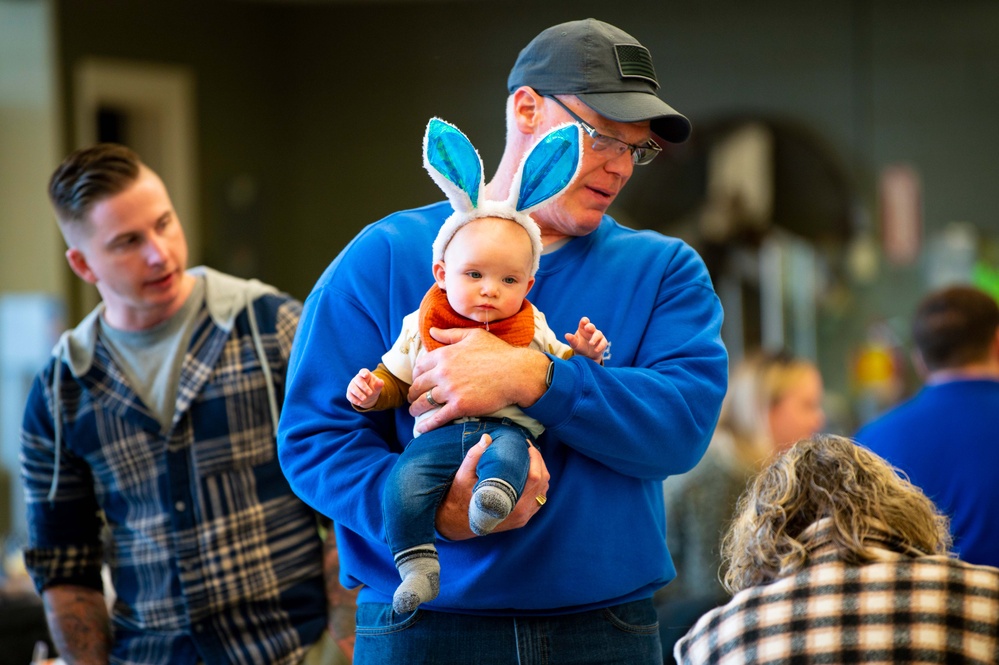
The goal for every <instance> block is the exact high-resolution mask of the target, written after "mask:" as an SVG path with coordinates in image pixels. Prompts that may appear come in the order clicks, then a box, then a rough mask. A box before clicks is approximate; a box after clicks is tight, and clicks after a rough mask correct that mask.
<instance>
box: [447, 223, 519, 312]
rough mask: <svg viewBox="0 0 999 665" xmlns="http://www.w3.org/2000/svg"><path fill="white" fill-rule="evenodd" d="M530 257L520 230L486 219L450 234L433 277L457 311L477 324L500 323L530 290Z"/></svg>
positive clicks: (508, 224) (516, 307)
mask: <svg viewBox="0 0 999 665" xmlns="http://www.w3.org/2000/svg"><path fill="white" fill-rule="evenodd" d="M533 258H534V257H533V254H532V252H531V239H530V237H528V235H527V231H525V230H524V228H523V227H522V226H520V225H519V224H517V223H516V222H512V221H510V220H508V219H500V218H496V217H484V218H482V219H476V220H474V221H472V222H469V223H468V224H466V225H465V226H463V227H461V228H460V229H459V230H458V232H457V233H456V234H454V237H453V238H451V242H450V243H448V246H447V249H446V250H444V260H443V261H440V262H438V263H437V264H435V265H434V277H435V278H436V279H437V285H438V286H439V287H440V288H441V289H443V290H444V291H445V292H446V293H447V299H448V302H449V303H451V307H453V308H454V309H455V311H456V312H458V313H459V314H461V315H462V316H464V317H465V318H468V319H472V320H473V321H478V322H480V323H488V322H490V321H499V320H500V319H505V318H507V317H510V316H513V315H514V314H516V313H517V312H518V311H519V310H520V307H521V305H522V304H523V302H524V298H525V297H526V296H527V292H528V291H530V290H531V287H532V286H534V278H533V277H531V266H532V265H533Z"/></svg>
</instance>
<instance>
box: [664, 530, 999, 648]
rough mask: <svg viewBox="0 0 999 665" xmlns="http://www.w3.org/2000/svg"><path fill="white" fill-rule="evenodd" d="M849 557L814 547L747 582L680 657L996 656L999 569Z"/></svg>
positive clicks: (893, 556) (891, 555)
mask: <svg viewBox="0 0 999 665" xmlns="http://www.w3.org/2000/svg"><path fill="white" fill-rule="evenodd" d="M879 553H880V554H883V558H882V560H879V561H876V562H874V563H869V564H866V565H851V564H847V563H844V562H842V561H840V560H839V559H838V558H837V557H836V556H835V554H833V553H831V552H828V551H824V552H823V551H821V550H820V551H818V552H816V554H815V555H814V558H813V561H812V562H811V563H810V564H809V565H808V566H807V567H806V568H805V569H803V570H802V571H800V572H798V573H797V574H795V575H792V576H790V577H785V578H781V579H779V580H777V581H775V582H772V583H771V584H766V585H763V586H758V587H752V588H749V589H744V590H743V591H741V592H739V593H738V594H736V595H735V597H733V598H732V600H731V601H730V602H729V603H728V604H727V605H724V606H723V607H719V608H716V609H714V610H711V611H710V612H708V613H707V614H706V615H704V616H703V617H701V619H700V620H699V621H698V622H697V624H696V625H695V626H694V627H693V628H692V629H691V630H690V632H688V633H687V635H686V636H684V637H683V638H682V639H681V640H680V641H679V642H678V643H677V645H676V648H675V650H674V654H675V656H676V660H677V662H678V663H685V664H693V663H717V664H730V665H736V664H738V665H744V664H747V665H748V664H760V665H762V664H764V663H775V664H776V663H791V664H801V665H806V664H811V663H816V664H818V663H823V664H826V665H837V664H840V663H844V664H845V663H955V664H956V663H976V664H980V665H986V664H990V665H991V664H995V663H999V569H997V568H992V567H989V566H973V565H971V564H967V563H964V562H962V561H959V560H957V559H949V558H946V557H929V556H927V557H918V558H912V557H909V556H906V555H903V554H898V553H896V552H889V551H887V550H881V551H880V552H879Z"/></svg>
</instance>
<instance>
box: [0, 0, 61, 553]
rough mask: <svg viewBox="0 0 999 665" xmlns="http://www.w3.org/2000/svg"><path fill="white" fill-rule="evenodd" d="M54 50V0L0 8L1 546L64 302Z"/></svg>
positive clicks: (19, 0) (19, 523)
mask: <svg viewBox="0 0 999 665" xmlns="http://www.w3.org/2000/svg"><path fill="white" fill-rule="evenodd" d="M54 44H55V36H54V29H53V20H52V5H51V1H50V0H0V347H2V348H0V540H2V539H3V538H5V537H6V536H7V535H8V531H10V530H13V531H14V532H15V534H16V536H18V537H20V536H23V531H24V516H23V514H22V512H23V501H22V499H21V489H20V484H19V482H18V480H17V478H18V471H17V464H18V463H17V458H18V449H19V442H18V439H19V431H20V423H21V414H22V413H23V409H24V402H25V399H26V398H27V390H28V388H29V386H30V380H31V376H32V374H33V373H34V372H35V371H37V370H38V369H40V368H41V365H42V363H43V362H44V359H45V357H46V356H47V355H48V354H47V351H46V350H45V347H46V345H47V346H48V348H51V344H52V342H53V341H54V339H53V337H54V335H55V334H56V333H57V332H58V329H59V328H61V325H62V324H61V311H62V307H61V303H62V302H63V301H64V299H65V296H66V294H65V293H64V288H66V282H67V280H66V279H65V276H66V274H67V273H66V270H65V268H64V267H63V266H64V265H65V263H64V260H63V258H62V253H63V241H62V237H61V236H60V234H59V230H58V228H57V227H56V223H55V218H54V217H53V215H52V212H51V211H50V209H49V204H48V199H47V197H46V192H45V189H46V184H47V182H48V177H49V175H50V173H51V172H52V170H53V169H54V168H55V166H56V165H57V164H58V163H59V159H60V155H59V151H60V147H59V146H60V140H59V117H58V111H57V108H58V105H57V100H58V95H57V92H56V85H55V72H56V66H55V65H56V63H55V48H54ZM32 313H35V314H38V316H32V315H31V314H32ZM17 544H19V543H16V542H15V543H7V545H14V546H16V545H17Z"/></svg>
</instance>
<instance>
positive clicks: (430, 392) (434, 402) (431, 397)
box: [426, 388, 440, 407]
mask: <svg viewBox="0 0 999 665" xmlns="http://www.w3.org/2000/svg"><path fill="white" fill-rule="evenodd" d="M426 398H427V401H428V402H430V406H433V407H438V406H440V402H438V401H437V400H435V399H434V389H433V388H431V389H430V390H428V391H427V394H426Z"/></svg>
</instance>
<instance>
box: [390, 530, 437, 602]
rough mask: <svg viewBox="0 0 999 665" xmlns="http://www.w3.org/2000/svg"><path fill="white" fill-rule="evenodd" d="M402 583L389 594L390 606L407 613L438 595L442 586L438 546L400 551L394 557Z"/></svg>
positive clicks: (425, 546)
mask: <svg viewBox="0 0 999 665" xmlns="http://www.w3.org/2000/svg"><path fill="white" fill-rule="evenodd" d="M395 563H396V566H397V567H398V568H399V574H400V575H401V576H402V583H401V584H400V585H399V587H398V588H397V589H396V590H395V593H394V594H392V609H393V610H395V611H396V613H398V614H408V613H410V612H412V611H413V610H415V609H416V608H417V607H419V606H420V603H426V602H429V601H431V600H433V599H434V598H436V597H437V594H439V593H440V590H441V565H440V561H439V560H438V558H437V548H435V547H434V546H433V545H424V546H418V547H413V548H410V549H408V550H406V551H404V552H400V553H399V554H397V555H396V557H395Z"/></svg>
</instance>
